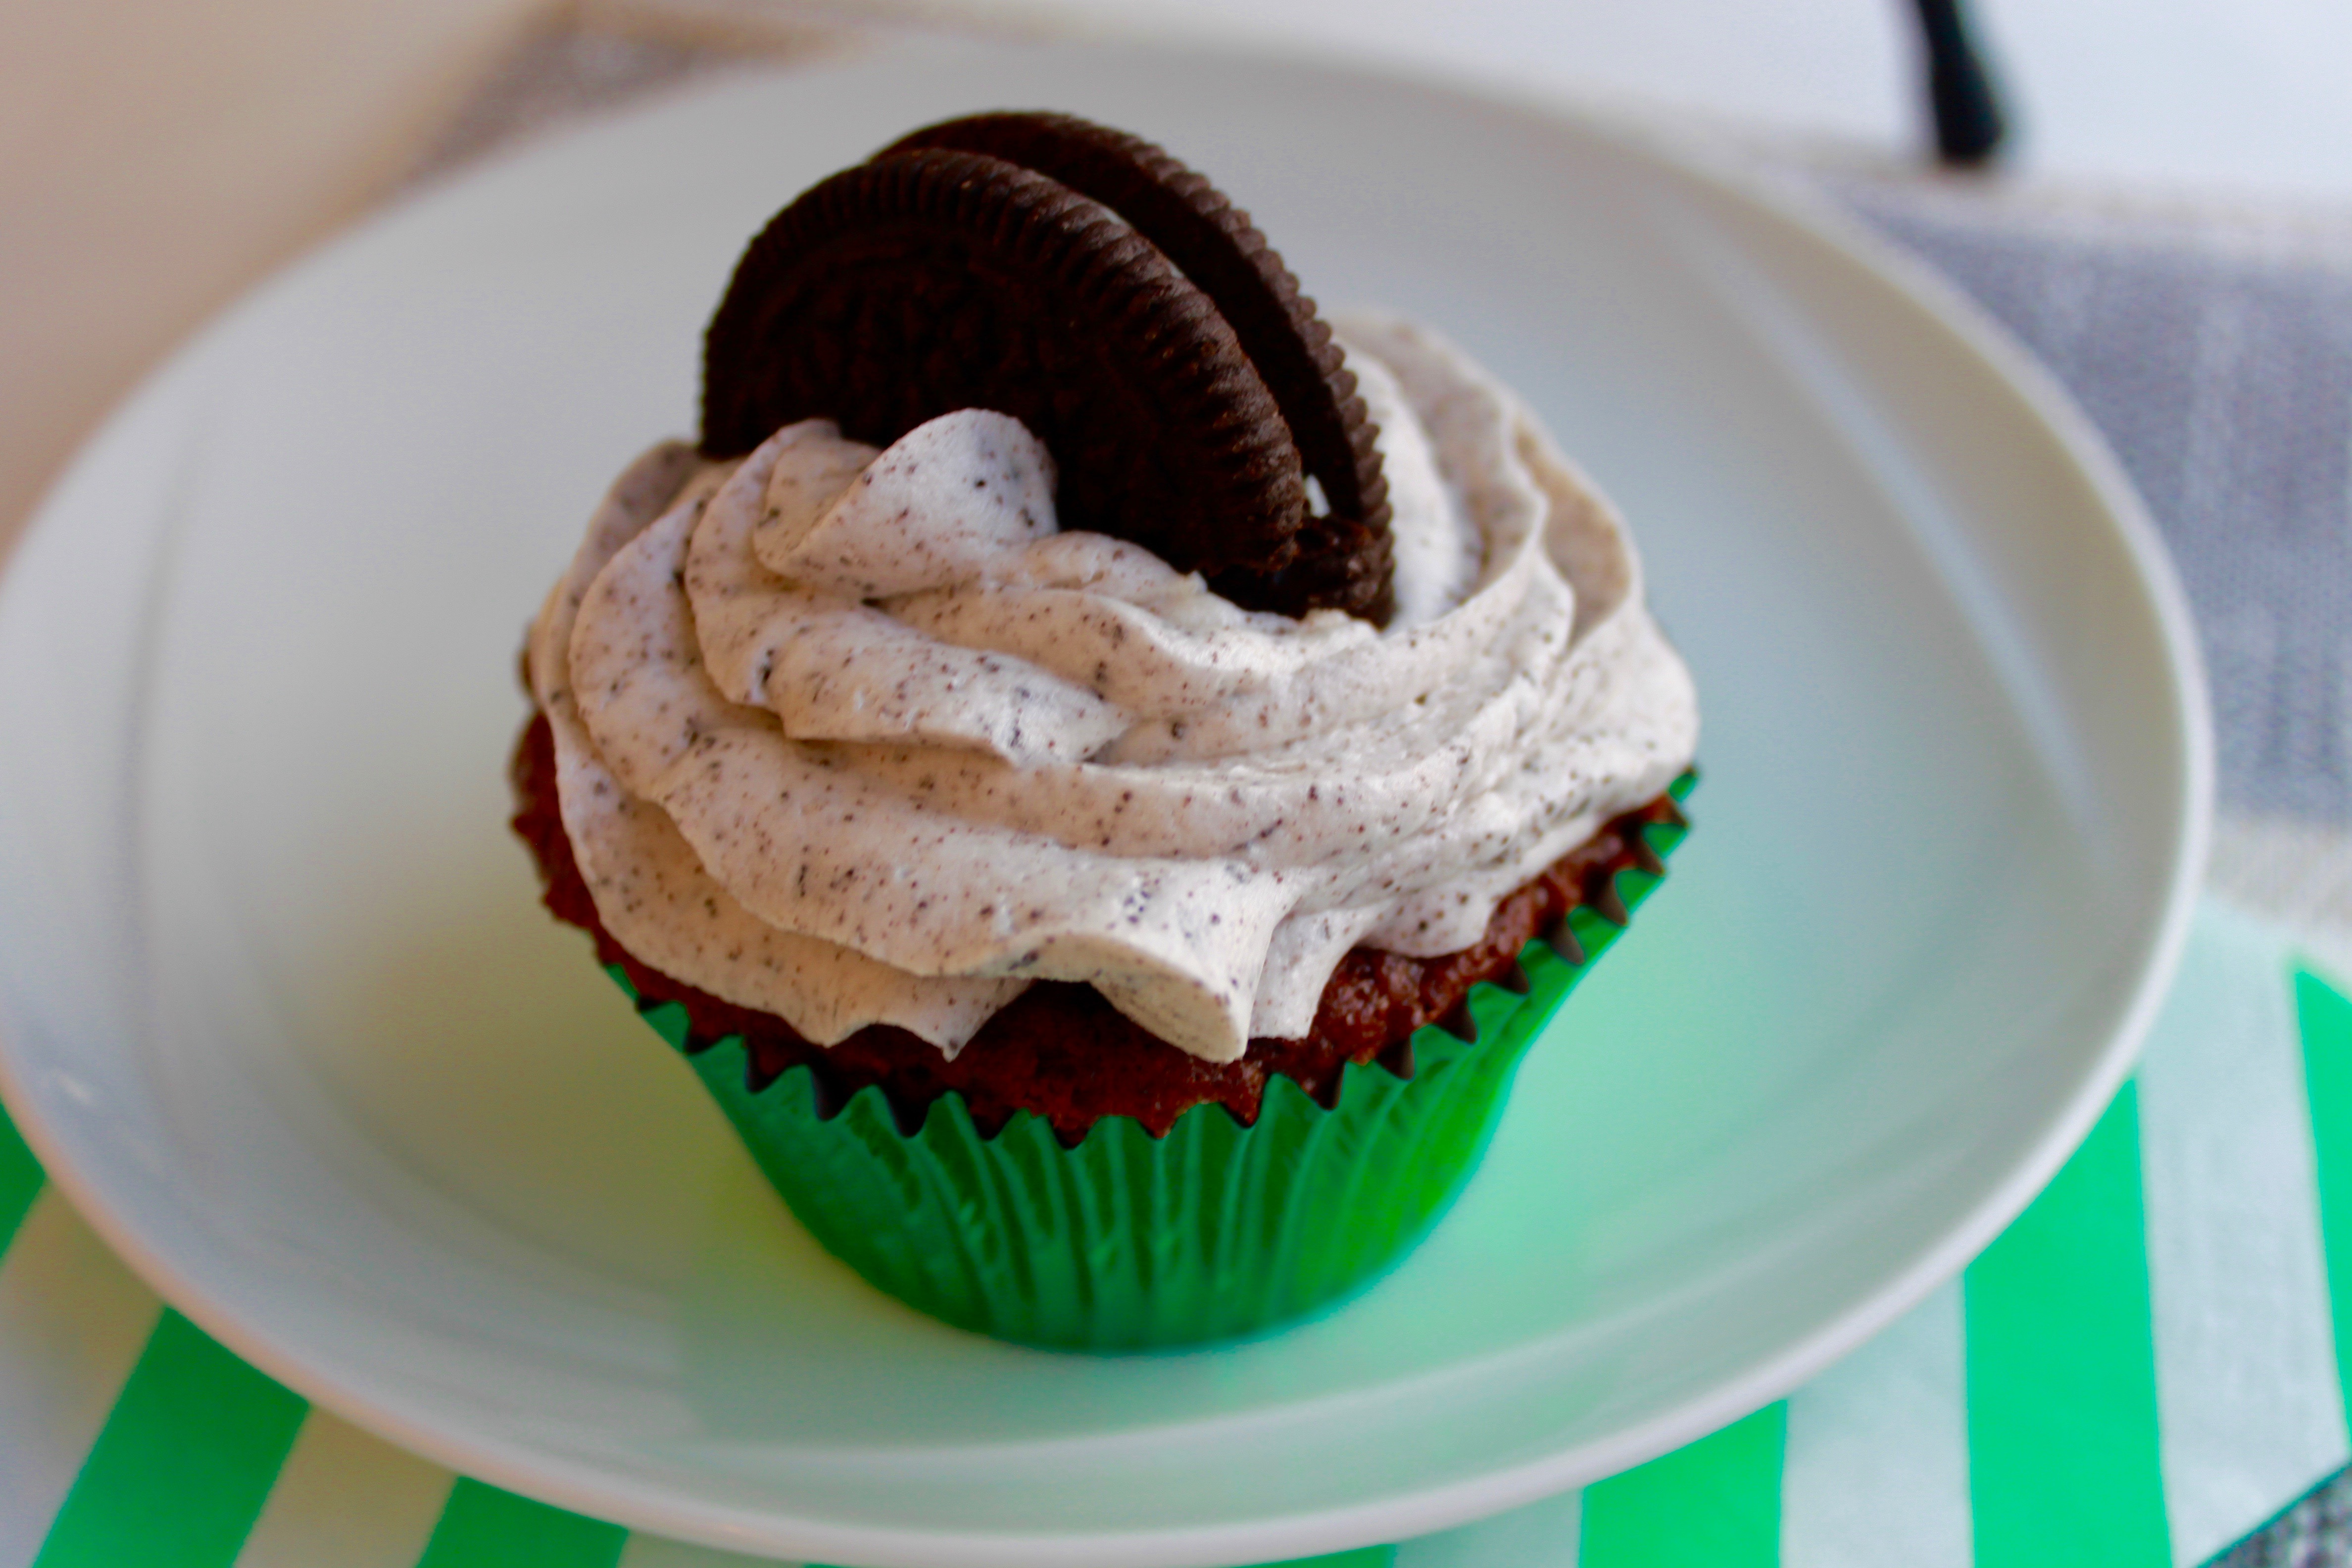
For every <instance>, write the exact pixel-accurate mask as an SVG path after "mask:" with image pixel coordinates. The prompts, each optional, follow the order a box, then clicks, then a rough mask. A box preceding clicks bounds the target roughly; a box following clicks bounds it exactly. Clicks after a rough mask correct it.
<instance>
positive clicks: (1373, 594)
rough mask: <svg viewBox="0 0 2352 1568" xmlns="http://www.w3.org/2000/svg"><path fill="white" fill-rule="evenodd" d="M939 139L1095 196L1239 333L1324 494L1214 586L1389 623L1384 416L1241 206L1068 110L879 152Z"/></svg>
mask: <svg viewBox="0 0 2352 1568" xmlns="http://www.w3.org/2000/svg"><path fill="white" fill-rule="evenodd" d="M938 147H945V148H952V149H954V150H956V151H959V152H964V153H984V154H986V155H987V156H989V157H992V158H1002V159H1003V160H1005V161H1006V162H1007V163H1018V164H1020V165H1021V166H1022V167H1023V168H1024V169H1034V170H1035V171H1036V172H1037V173H1039V174H1044V175H1046V176H1047V177H1048V178H1051V179H1054V180H1058V181H1059V182H1061V183H1062V184H1065V185H1067V186H1068V187H1070V189H1072V190H1074V191H1076V192H1077V193H1078V194H1079V195H1084V196H1087V197H1090V198H1092V199H1093V200H1095V201H1098V202H1100V203H1102V204H1103V205H1105V206H1107V207H1108V208H1110V209H1111V210H1112V211H1113V212H1115V213H1117V214H1118V216H1121V217H1123V218H1125V219H1126V220H1127V221H1128V222H1129V223H1130V224H1133V225H1134V226H1135V228H1136V231H1137V232H1138V233H1139V234H1141V235H1142V236H1143V237H1144V238H1146V239H1148V240H1150V242H1151V243H1152V245H1153V246H1155V247H1158V249H1159V250H1160V254H1161V255H1163V256H1165V257H1167V258H1168V259H1169V260H1171V261H1172V262H1174V263H1175V264H1176V266H1177V267H1178V268H1179V269H1181V271H1182V272H1183V274H1184V276H1185V277H1186V278H1187V279H1191V280H1192V283H1193V284H1195V285H1196V286H1197V287H1199V288H1200V289H1201V290H1202V292H1203V293H1205V294H1207V295H1208V296H1209V298H1210V299H1211V300H1213V301H1214V302H1215V304H1216V307H1217V310H1219V312H1220V313H1221V314H1223V317H1224V318H1225V321H1226V322H1227V323H1228V324H1229V325H1231V326H1232V328H1233V329H1234V336H1236V337H1237V338H1239V339H1240V340H1241V345H1242V348H1243V349H1244V351H1245V352H1246V353H1248V354H1249V356H1250V361H1251V363H1253V364H1255V366H1256V367H1257V372H1258V374H1259V375H1260V376H1262V377H1264V378H1265V384H1266V389H1267V390H1268V391H1269V392H1271V393H1273V395H1274V400H1275V404H1276V406H1277V407H1279V408H1280V409H1281V411H1282V417H1283V420H1284V422H1285V423H1286V424H1287V425H1288V426H1289V427H1290V435H1291V438H1292V439H1293V440H1294V441H1296V442H1297V445H1298V454H1299V458H1300V461H1301V462H1302V464H1303V465H1304V466H1305V468H1306V470H1307V474H1308V475H1309V476H1310V477H1312V478H1313V479H1315V481H1316V483H1317V484H1318V486H1319V487H1320V488H1321V489H1322V491H1323V498H1324V501H1325V503H1326V504H1325V509H1324V510H1323V511H1322V512H1321V513H1320V514H1319V515H1318V514H1310V515H1309V516H1308V517H1307V520H1306V521H1305V522H1304V524H1303V525H1302V526H1301V528H1300V531H1299V532H1298V534H1297V552H1296V553H1295V554H1294V555H1293V557H1292V558H1291V559H1290V561H1289V562H1287V563H1285V564H1283V565H1280V566H1277V567H1276V568H1273V569H1271V570H1262V569H1251V568H1241V567H1237V568H1234V570H1232V571H1230V572H1228V573H1226V574H1223V575H1222V576H1220V578H1219V579H1218V581H1217V584H1216V586H1217V588H1218V591H1219V592H1221V593H1223V595H1225V596H1226V597H1227V598H1230V599H1232V600H1234V602H1235V603H1237V604H1244V605H1250V606H1251V607H1253V608H1262V609H1272V610H1280V611H1282V612H1283V613H1284V614H1286V615H1291V616H1298V615H1304V614H1305V613H1306V612H1307V611H1308V610H1310V609H1321V608H1332V609H1341V610H1346V611H1347V612H1349V614H1350V615H1356V616H1363V617H1364V618H1366V619H1368V620H1370V621H1372V622H1374V623H1375V624H1379V623H1383V622H1385V621H1386V620H1387V619H1388V616H1389V613H1390V610H1391V607H1392V600H1391V592H1390V585H1389V583H1390V572H1391V550H1390V542H1389V527H1388V524H1389V502H1388V481H1387V480H1386V479H1384V478H1383V477H1382V475H1381V457H1380V450H1379V447H1378V445H1377V437H1378V436H1379V433H1380V432H1379V427H1378V426H1375V425H1374V424H1373V423H1372V422H1371V420H1370V419H1369V418H1368V417H1367V416H1366V415H1365V410H1364V400H1363V399H1362V398H1361V397H1359V396H1358V395H1356V378H1355V375H1354V374H1352V373H1351V372H1349V369H1348V368H1347V366H1346V365H1345V363H1342V357H1341V355H1340V353H1339V345H1338V344H1337V343H1335V342H1332V341H1331V329H1330V328H1329V327H1328V325H1326V324H1325V322H1324V321H1323V319H1322V317H1321V316H1320V315H1318V314H1317V312H1316V310H1315V301H1314V300H1310V299H1308V298H1307V296H1306V295H1305V294H1303V293H1301V292H1300V291H1299V288H1298V279H1297V278H1295V277H1293V276H1292V275H1291V272H1290V269H1289V268H1287V267H1286V266H1284V265H1283V261H1282V258H1281V256H1280V255H1279V254H1278V253H1276V250H1275V248H1274V247H1273V246H1271V245H1270V244H1268V243H1267V242H1266V237H1265V235H1264V234H1262V233H1260V232H1259V231H1258V229H1257V227H1256V226H1255V225H1254V224H1252V223H1251V222H1250V217H1249V215H1248V214H1247V213H1245V212H1244V211H1242V210H1241V209H1240V208H1239V207H1236V206H1235V205H1234V204H1233V201H1232V199H1231V198H1229V197H1228V196H1226V195H1225V194H1224V193H1223V191H1220V190H1219V189H1217V187H1216V186H1215V185H1213V184H1211V183H1210V182H1209V180H1208V178H1207V176H1205V175H1203V174H1199V173H1198V172H1196V171H1194V170H1192V169H1190V168H1187V167H1186V166H1185V165H1184V164H1183V163H1180V162H1178V161H1177V160H1176V159H1175V158H1174V157H1172V156H1171V155H1170V153H1168V151H1167V149H1165V148H1163V147H1160V146H1159V145H1157V144H1156V143H1154V142H1147V141H1145V140H1144V139H1143V138H1142V137H1140V136H1137V135H1134V134H1132V133H1130V132H1125V131H1117V130H1113V129H1111V128H1110V127H1109V126H1106V125H1097V124H1096V123H1094V122H1093V121H1089V120H1081V119H1079V118H1078V117H1077V116H1076V115H1074V114H1045V113H1000V114H975V115H970V116H967V117H965V118H963V119H961V120H950V121H943V122H941V123H940V124H938V125H929V126H926V127H924V128H923V129H922V130H920V131H916V132H910V133H908V135H906V136H902V137H900V138H899V139H898V141H897V142H893V143H891V145H890V146H889V147H888V148H887V149H885V151H884V153H882V156H885V157H887V156H889V155H891V154H893V153H905V152H914V151H918V150H920V149H924V148H938Z"/></svg>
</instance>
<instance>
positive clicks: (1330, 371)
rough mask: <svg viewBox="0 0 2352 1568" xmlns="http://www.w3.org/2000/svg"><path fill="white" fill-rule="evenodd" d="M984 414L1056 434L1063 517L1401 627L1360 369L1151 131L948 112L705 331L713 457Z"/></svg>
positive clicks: (775, 227)
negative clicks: (957, 116) (797, 426)
mask: <svg viewBox="0 0 2352 1568" xmlns="http://www.w3.org/2000/svg"><path fill="white" fill-rule="evenodd" d="M970 407H981V408H992V409H996V410H999V411H1001V412H1003V413H1006V414H1010V415H1012V416H1014V417H1016V418H1018V419H1020V420H1021V421H1022V422H1023V423H1024V425H1027V426H1029V427H1030V428H1031V429H1032V430H1033V431H1034V432H1035V433H1036V434H1037V435H1038V437H1040V438H1041V439H1042V440H1044V442H1045V445H1046V447H1047V449H1048V450H1050V451H1052V452H1053V454H1054V456H1055V463H1056V466H1057V468H1059V471H1060V475H1061V486H1060V490H1059V493H1058V494H1057V497H1056V505H1057V510H1059V512H1060V516H1061V521H1062V525H1063V526H1064V527H1066V528H1072V529H1090V530H1095V531H1101V532H1106V533H1111V534H1116V535H1118V536H1119V537H1122V538H1126V539H1131V540H1134V541H1135V542H1138V543H1140V544H1143V545H1144V546H1146V547H1147V548H1149V549H1150V550H1152V551H1153V552H1155V553H1157V554H1159V555H1160V556H1161V557H1162V558H1163V559H1165V560H1167V561H1168V562H1169V563H1171V564H1172V565H1174V566H1176V567H1178V568H1179V569H1181V570H1185V571H1198V572H1201V573H1202V574H1205V575H1207V576H1208V577H1209V578H1210V579H1211V581H1212V582H1213V584H1215V586H1216V587H1217V589H1218V590H1219V592H1221V593H1223V594H1224V595H1226V596H1228V597H1230V598H1232V599H1234V601H1235V602H1237V603H1240V604H1242V605H1246V606H1249V607H1251V608H1258V609H1271V610H1278V611H1281V612H1283V613H1285V614H1288V615H1293V616H1297V615H1303V614H1305V613H1306V612H1307V611H1308V610H1313V609H1319V608H1336V609H1341V610H1345V611H1347V612H1348V613H1349V614H1352V615H1357V616H1363V617H1365V618H1367V619H1370V620H1372V621H1374V622H1375V623H1378V622H1382V621H1385V620H1386V619H1387V617H1388V615H1389V613H1390V609H1391V602H1392V601H1391V590H1390V542H1389V531H1388V504H1387V489H1386V484H1385V481H1384V480H1383V479H1382V478H1381V471H1380V458H1379V454H1378V452H1377V450H1376V449H1375V447H1374V445H1373V441H1374V437H1375V435H1376V431H1375V429H1374V427H1373V426H1372V425H1371V423H1370V420H1369V419H1368V418H1367V417H1366V416H1365V412H1364V405H1363V402H1362V400H1361V399H1360V397H1358V396H1357V395H1356V393H1355V384H1354V378H1353V377H1352V376H1351V375H1349V373H1348V372H1347V370H1346V368H1345V367H1344V366H1343V365H1342V364H1341V363H1340V357H1339V351H1338V349H1337V347H1336V346H1335V345H1334V344H1333V343H1332V342H1331V341H1330V332H1329V330H1328V327H1326V326H1325V325H1324V323H1323V322H1322V321H1321V320H1320V319H1319V318H1318V316H1317V315H1316V313H1315V308H1314V305H1313V302H1312V301H1311V300H1307V298H1306V297H1305V296H1303V295H1302V294H1300V293H1299V291H1298V286H1297V280H1296V279H1293V278H1292V277H1291V275H1290V273H1289V272H1288V271H1287V270H1286V268H1284V267H1283V265H1282V262H1281V260H1280V258H1278V257H1277V256H1276V254H1275V253H1274V251H1273V249H1272V248H1271V247H1269V246H1267V245H1266V243H1265V237H1263V236H1262V235H1260V234H1259V233H1258V232H1257V230H1256V229H1255V228H1254V227H1252V226H1250V223H1249V220H1248V218H1247V216H1246V215H1244V214H1243V213H1241V212H1240V211H1239V210H1238V209H1236V208H1234V205H1232V203H1231V202H1229V201H1227V200H1226V199H1225V197H1224V196H1223V195H1221V194H1219V193H1218V192H1217V191H1216V189H1215V188H1214V187H1213V186H1212V185H1211V184H1209V183H1208V182H1207V181H1206V180H1205V179H1202V177H1201V176H1200V175H1198V174H1194V173H1193V172H1192V171H1191V170H1189V169H1186V168H1185V167H1184V166H1183V165H1182V164H1181V163H1177V162H1176V160H1174V159H1173V158H1171V157H1170V156H1169V155H1168V154H1167V153H1164V152H1162V151H1161V150H1160V148H1158V147H1156V146H1153V145H1152V144H1151V143H1150V142H1144V141H1142V140H1141V139H1139V138H1137V137H1134V136H1130V135H1128V134H1127V133H1125V132H1117V131H1112V130H1108V129H1107V128H1105V127H1101V126H1097V125H1093V124H1090V123H1088V122H1087V121H1081V120H1076V119H1073V118H1071V117H1069V116H1066V115H1051V114H992V115H981V116H976V117H972V118H970V119H965V120H959V121H948V122H946V123H944V124H941V125H936V126H932V127H929V128H927V129H926V130H923V131H919V132H914V133H913V134H912V135H910V136H908V137H907V138H904V139H902V140H901V141H900V142H897V143H894V144H893V145H892V146H891V147H888V148H886V149H885V150H884V151H883V152H881V153H877V155H876V156H875V157H874V159H873V160H871V161H870V162H868V163H863V164H860V165H857V166H856V167H854V168H851V169H846V170H844V171H843V172H841V173H840V174H835V175H834V176H833V177H832V178H830V179H828V180H825V181H824V182H823V183H821V184H818V185H816V186H815V187H814V188H812V189H811V190H810V191H808V192H807V193H805V194H804V195H802V196H801V197H800V198H799V199H798V200H796V201H795V202H793V204H792V205H790V206H788V207H786V208H785V209H784V210H783V211H782V213H780V214H778V215H777V216H776V217H775V218H774V219H773V220H772V222H771V223H770V224H769V225H768V226H767V227H766V228H765V229H763V230H762V231H761V234H760V235H759V237H757V238H755V239H754V240H753V241H752V243H751V247H750V248H749V249H748V250H747V251H746V252H745V254H744V257H743V258H742V260H741V262H740V263H739V265H738V266H737V268H736V271H735V276H734V278H733V279H732V281H731V282H730V285H729V287H728V290H727V293H726V296H725V298H724V299H723V300H721V302H720V304H719V310H718V313H717V314H716V315H715V316H714V317H713V318H712V321H711V323H710V329H709V334H708V337H707V339H706V342H705V355H704V383H703V441H702V445H703V449H704V451H705V452H706V453H707V454H709V455H710V456H713V457H731V456H737V455H740V454H741V453H743V452H747V451H749V450H750V449H751V447H754V446H756V445H758V444H759V442H760V441H761V440H763V439H765V438H766V437H767V436H769V435H770V434H772V432H773V431H775V430H776V429H777V428H778V427H779V426H782V425H785V424H788V423H791V422H793V421H794V420H798V419H805V418H814V417H824V418H832V419H834V420H835V421H837V422H838V423H839V424H840V425H841V426H842V428H843V430H844V432H845V434H847V435H850V436H852V437H856V438H857V439H860V440H864V441H867V442H870V443H873V444H876V445H886V444H887V443H888V442H889V441H891V440H894V439H896V438H897V437H898V436H900V435H903V434H904V433H905V432H906V431H908V430H909V429H911V428H913V427H914V426H916V425H919V424H920V423H922V422H923V421H924V420H927V419H930V418H933V417H936V416H939V415H941V414H945V413H949V412H951V411H953V410H955V409H957V408H970ZM1310 477H1311V478H1312V479H1313V480H1314V481H1315V485H1314V488H1316V489H1320V491H1321V492H1322V496H1323V499H1324V501H1325V505H1324V507H1323V508H1321V509H1319V510H1314V511H1312V512H1310V508H1309V505H1308V500H1309V494H1310V489H1309V487H1308V485H1307V479H1309V478H1310Z"/></svg>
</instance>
